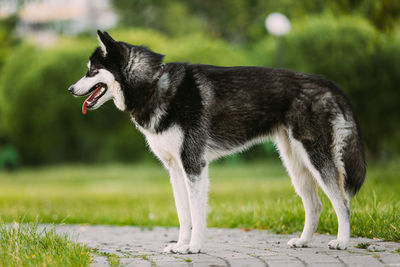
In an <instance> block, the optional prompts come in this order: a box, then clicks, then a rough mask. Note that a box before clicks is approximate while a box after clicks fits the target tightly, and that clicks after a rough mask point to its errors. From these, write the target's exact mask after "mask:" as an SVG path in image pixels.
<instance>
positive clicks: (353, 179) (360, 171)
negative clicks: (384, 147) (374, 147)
mask: <svg viewBox="0 0 400 267" xmlns="http://www.w3.org/2000/svg"><path fill="white" fill-rule="evenodd" d="M355 124H356V127H355V128H356V129H357V130H356V131H354V132H353V133H352V134H351V135H350V136H349V139H348V140H347V146H346V149H345V150H344V153H343V161H344V166H345V170H346V178H345V190H346V192H347V194H348V195H349V196H350V197H353V196H354V195H355V194H356V193H357V192H358V190H360V187H361V185H362V184H363V183H364V180H365V174H366V164H365V154H364V148H363V144H362V141H361V136H360V135H361V134H360V129H359V125H358V123H357V122H356V123H355Z"/></svg>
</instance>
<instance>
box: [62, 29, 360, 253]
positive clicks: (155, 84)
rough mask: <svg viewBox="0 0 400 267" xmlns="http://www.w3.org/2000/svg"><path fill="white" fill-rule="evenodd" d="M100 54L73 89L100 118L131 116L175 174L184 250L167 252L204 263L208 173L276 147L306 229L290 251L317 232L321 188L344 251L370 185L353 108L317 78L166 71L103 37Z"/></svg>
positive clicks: (158, 60)
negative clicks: (356, 208)
mask: <svg viewBox="0 0 400 267" xmlns="http://www.w3.org/2000/svg"><path fill="white" fill-rule="evenodd" d="M98 39H99V42H100V46H99V47H98V48H97V49H96V50H95V51H94V53H93V54H92V56H91V57H90V61H89V63H88V69H89V70H88V72H87V74H86V75H85V76H84V77H83V78H82V79H80V80H79V81H78V82H76V83H75V84H74V85H72V86H71V87H70V88H69V91H70V92H71V93H72V94H73V95H75V96H84V95H88V94H90V96H89V97H88V98H87V99H86V100H85V102H84V104H83V107H82V108H83V112H84V113H85V112H86V109H87V108H89V109H96V108H98V107H100V106H101V105H102V104H104V103H105V102H106V101H108V100H110V99H113V101H114V103H115V105H116V106H117V108H118V109H120V110H122V111H126V112H129V113H130V115H131V117H132V121H133V122H134V123H135V125H136V127H137V128H138V129H139V131H141V132H142V133H143V134H144V135H145V137H146V139H147V142H148V144H149V146H150V148H151V150H152V151H153V152H154V153H155V154H156V155H157V157H158V158H159V159H160V160H161V161H162V163H163V164H164V165H165V168H166V169H167V170H168V171H169V174H170V180H171V184H172V188H173V192H174V198H175V204H176V208H177V213H178V217H179V223H180V229H179V240H178V242H177V243H176V244H170V245H168V246H167V247H166V248H165V250H164V251H165V252H174V253H198V252H200V250H201V249H202V245H203V242H204V239H205V230H206V206H207V191H208V185H209V181H208V164H209V163H210V162H211V161H212V160H214V159H216V158H219V157H222V156H225V155H228V154H232V153H234V152H237V151H242V150H244V149H246V148H248V147H249V146H251V145H253V144H256V143H260V142H264V141H265V140H266V139H269V138H270V139H272V140H274V141H275V143H276V145H277V147H278V149H279V152H280V155H281V158H282V160H283V162H284V165H285V166H286V169H287V171H288V173H289V175H290V178H291V180H292V183H293V186H294V187H295V190H296V192H297V193H298V194H299V196H300V197H301V198H302V201H303V205H304V209H305V224H304V229H303V232H302V234H301V236H300V238H293V239H291V240H290V241H289V242H288V245H289V246H290V247H304V246H306V245H307V243H309V242H310V240H311V238H312V236H313V233H314V232H315V230H316V228H317V224H318V219H319V215H320V212H321V208H322V206H321V202H320V200H319V197H318V185H319V186H320V187H321V188H322V190H323V191H324V192H325V194H326V195H327V196H328V198H329V199H330V201H331V202H332V205H333V207H334V209H335V212H336V214H337V218H338V224H339V227H338V228H339V229H338V235H337V239H335V240H332V241H330V242H329V244H328V246H329V248H332V249H346V247H347V245H348V242H349V237H350V223H349V217H350V208H349V205H350V203H349V202H350V199H351V197H353V196H354V194H355V193H356V192H357V191H358V190H359V188H360V187H361V185H362V183H363V181H364V177H365V161H364V152H363V147H362V142H361V139H360V130H359V127H358V124H357V121H356V119H355V115H354V113H353V111H352V108H351V105H350V103H349V101H348V99H347V98H346V97H345V95H344V94H343V92H342V91H341V90H340V89H339V88H338V87H337V86H336V85H335V84H334V83H332V82H330V81H327V80H325V79H323V78H321V77H318V76H312V75H307V74H302V73H296V72H293V71H289V70H282V69H271V68H262V67H217V66H210V65H193V64H188V63H168V64H165V65H164V64H163V63H162V60H163V55H160V54H157V53H155V52H152V51H151V50H149V49H147V48H145V47H143V46H136V45H131V44H127V43H124V42H117V41H114V40H113V38H111V36H110V35H109V34H108V33H106V32H100V31H98Z"/></svg>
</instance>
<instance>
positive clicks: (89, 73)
mask: <svg viewBox="0 0 400 267" xmlns="http://www.w3.org/2000/svg"><path fill="white" fill-rule="evenodd" d="M97 73H99V71H98V70H97V69H93V68H90V69H89V70H88V72H87V73H86V76H88V77H92V76H94V75H96V74H97Z"/></svg>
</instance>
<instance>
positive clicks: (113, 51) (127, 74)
mask: <svg viewBox="0 0 400 267" xmlns="http://www.w3.org/2000/svg"><path fill="white" fill-rule="evenodd" d="M97 37H98V40H99V44H100V46H99V47H98V48H97V49H96V50H95V51H94V52H93V54H92V56H91V57H90V60H89V62H88V72H87V73H86V75H85V76H83V77H82V78H81V79H80V80H79V81H77V82H76V83H75V84H73V85H71V86H70V87H69V89H68V90H69V91H70V92H71V93H72V94H73V95H75V96H85V95H89V94H90V95H89V97H88V98H87V99H86V100H85V102H84V103H83V106H82V112H83V113H86V109H87V108H89V109H96V108H99V107H100V106H101V105H103V104H104V103H105V102H107V101H108V100H110V99H113V100H114V103H115V105H116V106H117V108H118V109H120V110H123V111H125V110H128V111H130V110H133V109H134V108H135V107H136V106H138V105H140V104H143V101H144V100H145V99H146V96H147V95H148V93H149V90H151V89H152V87H154V86H155V82H157V79H158V78H159V73H160V68H161V64H162V59H163V55H160V54H157V53H154V52H152V51H151V50H149V49H147V48H146V47H143V46H135V45H131V44H127V43H124V42H117V41H115V40H114V39H113V38H112V37H111V36H110V35H109V34H108V33H107V32H101V31H97Z"/></svg>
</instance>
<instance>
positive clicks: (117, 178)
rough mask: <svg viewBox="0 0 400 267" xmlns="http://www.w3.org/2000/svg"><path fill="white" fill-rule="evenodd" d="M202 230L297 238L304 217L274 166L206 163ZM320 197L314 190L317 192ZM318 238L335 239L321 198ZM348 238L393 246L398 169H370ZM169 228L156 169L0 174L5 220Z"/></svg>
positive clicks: (169, 204) (170, 216) (166, 196)
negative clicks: (207, 187)
mask: <svg viewBox="0 0 400 267" xmlns="http://www.w3.org/2000/svg"><path fill="white" fill-rule="evenodd" d="M210 179H211V188H210V196H209V215H208V225H209V226H210V227H241V228H261V229H268V230H271V231H273V232H277V233H292V232H299V231H301V230H302V227H303V220H304V211H303V207H302V204H301V200H300V198H299V197H298V196H297V195H296V194H295V192H294V189H293V188H292V186H291V184H290V180H289V178H288V176H287V174H286V172H285V170H284V169H283V167H282V165H281V163H280V162H278V161H276V162H275V161H270V162H265V163H257V164H254V163H253V164H248V165H244V164H238V165H233V164H225V165H213V166H212V167H211V170H210ZM320 193H321V192H320ZM320 195H321V197H322V203H323V205H324V209H323V212H322V214H321V220H320V223H319V227H318V230H317V231H318V232H319V233H329V234H336V228H337V222H336V215H335V213H334V211H333V209H332V207H331V205H330V203H329V201H328V200H327V198H326V197H325V196H324V194H322V193H321V194H320ZM351 206H352V211H351V227H352V235H353V236H363V237H369V238H380V239H386V240H395V241H400V164H399V162H393V163H391V164H387V165H385V166H370V167H369V168H368V177H367V181H366V183H365V184H364V186H363V187H362V189H361V191H360V192H359V193H358V194H357V195H356V197H355V198H354V199H353V200H352V203H351ZM22 217H24V220H25V221H35V220H36V219H37V218H38V219H39V220H40V221H41V222H44V223H49V222H50V223H60V222H65V223H88V224H114V225H139V226H145V227H151V226H154V225H164V226H176V225H178V220H177V216H176V212H175V206H174V202H173V196H172V192H171V186H170V184H169V180H168V177H167V172H166V171H165V170H164V169H163V168H162V167H161V166H159V165H130V166H125V165H122V166H121V165H109V166H90V167H87V166H67V167H51V168H43V169H32V170H21V171H17V172H14V173H4V172H3V173H0V219H1V220H2V221H5V222H13V221H18V220H20V219H21V218H22Z"/></svg>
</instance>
